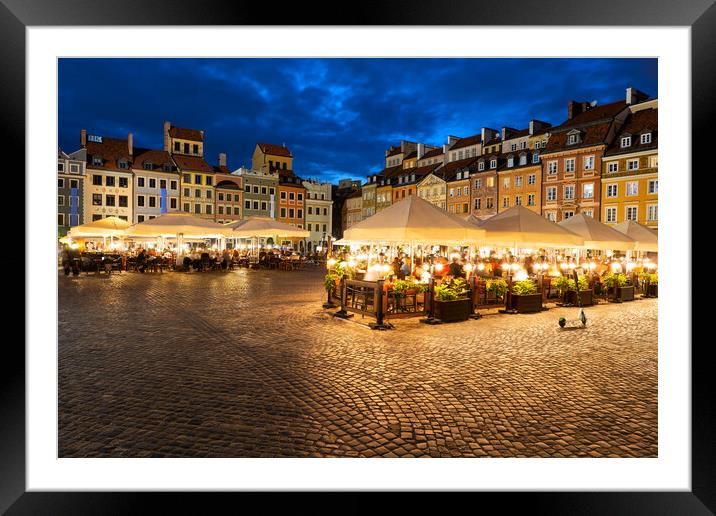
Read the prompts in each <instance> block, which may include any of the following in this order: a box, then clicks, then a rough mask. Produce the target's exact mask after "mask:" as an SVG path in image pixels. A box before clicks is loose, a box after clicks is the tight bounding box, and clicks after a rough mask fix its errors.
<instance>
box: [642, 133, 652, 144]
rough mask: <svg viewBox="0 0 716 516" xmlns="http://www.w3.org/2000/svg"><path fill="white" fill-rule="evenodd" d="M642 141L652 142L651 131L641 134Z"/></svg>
mask: <svg viewBox="0 0 716 516" xmlns="http://www.w3.org/2000/svg"><path fill="white" fill-rule="evenodd" d="M641 143H642V144H646V143H651V133H644V134H642V135H641Z"/></svg>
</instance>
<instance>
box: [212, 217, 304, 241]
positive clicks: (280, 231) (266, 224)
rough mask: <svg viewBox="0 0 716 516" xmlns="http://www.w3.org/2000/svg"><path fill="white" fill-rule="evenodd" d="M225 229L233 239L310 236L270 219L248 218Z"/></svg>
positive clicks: (294, 227) (300, 230) (301, 230)
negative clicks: (228, 230) (227, 229)
mask: <svg viewBox="0 0 716 516" xmlns="http://www.w3.org/2000/svg"><path fill="white" fill-rule="evenodd" d="M226 227H227V228H229V229H230V230H231V231H230V233H229V236H232V237H234V238H255V237H259V238H260V237H273V236H278V237H295V238H307V237H309V236H311V233H310V232H309V231H306V230H305V229H301V228H297V227H296V226H292V225H290V224H286V223H285V222H279V221H278V220H276V219H272V218H271V217H249V218H248V219H243V220H237V221H236V222H232V223H230V224H226Z"/></svg>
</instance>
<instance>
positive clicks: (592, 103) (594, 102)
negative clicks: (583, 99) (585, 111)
mask: <svg viewBox="0 0 716 516" xmlns="http://www.w3.org/2000/svg"><path fill="white" fill-rule="evenodd" d="M589 105H590V106H592V107H594V106H596V105H597V101H596V100H593V101H591V102H590V103H589Z"/></svg>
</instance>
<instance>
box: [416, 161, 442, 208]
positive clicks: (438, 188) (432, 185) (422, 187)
mask: <svg viewBox="0 0 716 516" xmlns="http://www.w3.org/2000/svg"><path fill="white" fill-rule="evenodd" d="M433 166H434V167H438V166H439V165H433ZM446 185H447V183H445V179H444V178H443V174H442V172H441V171H440V170H433V171H432V172H431V173H430V174H428V175H426V176H425V177H424V178H423V179H422V181H420V182H419V183H418V197H420V198H421V199H425V200H426V201H428V202H429V203H430V204H433V205H435V206H437V207H438V208H442V209H443V210H447V204H446V202H447V201H446V196H447V194H446V192H447V190H446V188H447V186H446Z"/></svg>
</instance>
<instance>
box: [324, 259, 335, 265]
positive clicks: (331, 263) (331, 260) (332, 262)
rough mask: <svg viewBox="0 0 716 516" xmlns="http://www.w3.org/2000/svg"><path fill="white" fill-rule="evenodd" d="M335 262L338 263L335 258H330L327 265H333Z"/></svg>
mask: <svg viewBox="0 0 716 516" xmlns="http://www.w3.org/2000/svg"><path fill="white" fill-rule="evenodd" d="M335 264H336V259H335V258H329V259H328V261H327V262H326V265H328V266H329V267H333V266H334V265H335Z"/></svg>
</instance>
